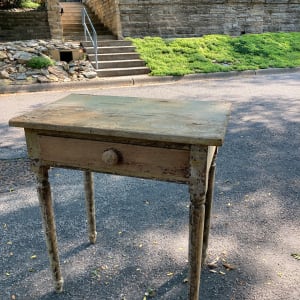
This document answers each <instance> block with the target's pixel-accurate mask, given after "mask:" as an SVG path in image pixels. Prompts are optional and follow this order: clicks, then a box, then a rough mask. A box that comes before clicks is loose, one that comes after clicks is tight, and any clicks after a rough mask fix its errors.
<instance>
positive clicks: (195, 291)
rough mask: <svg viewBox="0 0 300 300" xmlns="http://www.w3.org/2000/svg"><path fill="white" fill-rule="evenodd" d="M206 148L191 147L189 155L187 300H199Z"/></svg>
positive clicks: (205, 187) (205, 183) (205, 185)
mask: <svg viewBox="0 0 300 300" xmlns="http://www.w3.org/2000/svg"><path fill="white" fill-rule="evenodd" d="M206 178H207V147H200V146H199V147H198V146H192V148H191V154H190V183H189V191H190V201H191V203H190V215H189V218H190V225H189V284H190V285H189V297H188V299H189V300H198V299H199V289H200V273H201V259H202V246H203V231H204V219H205V201H206V190H207V182H206Z"/></svg>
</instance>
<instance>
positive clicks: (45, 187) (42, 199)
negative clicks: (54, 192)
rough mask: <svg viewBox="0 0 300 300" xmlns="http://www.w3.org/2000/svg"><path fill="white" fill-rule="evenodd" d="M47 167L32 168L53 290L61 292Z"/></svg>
mask: <svg viewBox="0 0 300 300" xmlns="http://www.w3.org/2000/svg"><path fill="white" fill-rule="evenodd" d="M48 169H49V167H47V166H39V167H36V168H34V171H35V173H36V177H37V192H38V198H39V203H40V208H41V213H42V219H43V228H44V231H45V236H46V243H47V248H48V254H49V260H50V267H51V270H52V276H53V280H54V283H55V290H56V291H57V292H61V291H62V290H63V282H64V281H63V278H62V275H61V270H60V263H59V254H58V247H57V237H56V226H55V220H54V211H53V205H52V198H51V189H50V183H49V180H48Z"/></svg>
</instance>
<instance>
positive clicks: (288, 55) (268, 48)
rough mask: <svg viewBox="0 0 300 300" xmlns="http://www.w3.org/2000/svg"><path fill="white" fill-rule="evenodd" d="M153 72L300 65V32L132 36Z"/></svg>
mask: <svg viewBox="0 0 300 300" xmlns="http://www.w3.org/2000/svg"><path fill="white" fill-rule="evenodd" d="M130 40H131V41H132V42H133V44H134V45H135V46H136V48H137V51H138V52H139V53H140V55H141V58H142V59H144V60H145V61H146V63H147V65H148V67H149V68H150V69H151V75H158V76H162V75H185V74H194V73H211V72H228V71H234V70H238V71H242V70H256V69H266V68H286V67H297V66H300V32H292V33H263V34H245V35H242V36H240V37H230V36H227V35H205V36H203V37H199V38H177V39H162V38H159V37H145V38H142V39H140V38H135V39H132V38H131V39H130Z"/></svg>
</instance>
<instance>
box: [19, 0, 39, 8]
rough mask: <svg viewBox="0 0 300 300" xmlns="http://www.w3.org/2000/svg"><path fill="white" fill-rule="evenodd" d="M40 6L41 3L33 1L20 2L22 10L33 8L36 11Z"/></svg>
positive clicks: (24, 0) (23, 0)
mask: <svg viewBox="0 0 300 300" xmlns="http://www.w3.org/2000/svg"><path fill="white" fill-rule="evenodd" d="M39 6H40V4H39V3H36V2H34V1H31V0H21V2H20V7H21V8H33V9H36V8H38V7H39Z"/></svg>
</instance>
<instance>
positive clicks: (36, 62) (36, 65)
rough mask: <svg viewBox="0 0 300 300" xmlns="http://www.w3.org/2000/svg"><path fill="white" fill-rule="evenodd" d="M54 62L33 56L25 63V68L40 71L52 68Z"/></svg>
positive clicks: (46, 58)
mask: <svg viewBox="0 0 300 300" xmlns="http://www.w3.org/2000/svg"><path fill="white" fill-rule="evenodd" d="M54 64H55V62H54V61H53V60H52V59H50V58H48V57H44V56H34V57H33V58H31V59H30V60H29V61H28V62H27V66H28V67H30V68H33V69H42V68H47V67H49V66H53V65H54Z"/></svg>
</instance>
